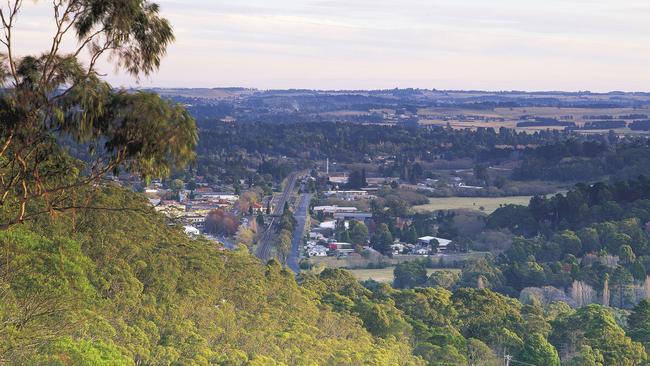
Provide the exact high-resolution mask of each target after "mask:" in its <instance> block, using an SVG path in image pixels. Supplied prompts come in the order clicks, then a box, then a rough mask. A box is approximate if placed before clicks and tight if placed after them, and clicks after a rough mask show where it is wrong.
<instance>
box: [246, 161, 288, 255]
mask: <svg viewBox="0 0 650 366" xmlns="http://www.w3.org/2000/svg"><path fill="white" fill-rule="evenodd" d="M297 180H298V173H291V174H290V175H289V177H288V178H287V185H286V186H285V187H284V191H283V192H282V195H281V196H280V199H279V200H278V202H277V204H276V205H275V209H274V210H273V216H272V218H271V220H270V222H268V223H267V227H266V230H265V231H264V234H262V238H261V239H260V242H259V243H258V244H257V251H256V252H255V255H256V256H257V258H259V259H261V260H262V261H264V262H266V261H268V260H269V259H271V255H272V250H271V249H272V248H273V239H274V238H275V235H274V234H275V233H274V227H273V225H274V224H275V222H276V221H277V220H278V219H279V218H280V216H282V213H283V212H284V203H285V202H287V201H288V200H289V197H291V195H292V194H293V191H294V190H295V188H296V181H297Z"/></svg>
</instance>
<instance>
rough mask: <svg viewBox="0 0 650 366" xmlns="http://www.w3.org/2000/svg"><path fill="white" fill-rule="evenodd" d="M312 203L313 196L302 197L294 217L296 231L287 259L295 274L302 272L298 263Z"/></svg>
mask: <svg viewBox="0 0 650 366" xmlns="http://www.w3.org/2000/svg"><path fill="white" fill-rule="evenodd" d="M310 202H311V194H309V193H306V194H303V195H301V197H300V202H299V203H298V207H297V209H296V212H295V213H294V217H295V218H296V229H295V230H294V232H293V240H292V242H291V254H290V255H289V258H288V259H287V266H288V267H289V268H291V270H292V271H293V272H294V273H298V272H300V267H298V261H299V260H300V244H301V242H302V239H303V237H304V236H305V224H306V223H307V215H309V212H308V211H309V203H310Z"/></svg>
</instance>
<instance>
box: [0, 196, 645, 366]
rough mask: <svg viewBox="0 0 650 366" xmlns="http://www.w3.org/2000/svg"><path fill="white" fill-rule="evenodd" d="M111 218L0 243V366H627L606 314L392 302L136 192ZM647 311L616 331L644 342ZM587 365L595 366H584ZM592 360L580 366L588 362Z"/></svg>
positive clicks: (461, 299)
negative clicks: (262, 256) (155, 205)
mask: <svg viewBox="0 0 650 366" xmlns="http://www.w3.org/2000/svg"><path fill="white" fill-rule="evenodd" d="M95 199H96V201H97V202H98V204H102V205H110V206H112V207H124V209H121V210H116V211H103V210H97V211H95V210H83V211H78V212H71V213H69V214H66V215H64V216H61V217H58V218H56V220H53V219H51V218H49V217H43V218H41V219H40V220H38V221H35V222H33V223H31V224H29V225H23V226H20V227H15V228H13V229H12V230H9V231H6V232H3V233H1V234H0V244H1V245H2V248H3V250H2V251H1V252H0V260H1V261H0V263H2V265H1V266H0V281H1V282H0V283H1V284H2V286H1V287H0V298H1V299H2V302H1V303H0V304H1V306H0V334H2V335H3V337H1V338H0V362H2V363H4V364H8V365H188V364H194V365H285V364H286V365H303V364H315V365H362V364H367V365H499V364H500V362H502V360H501V359H500V356H501V355H503V353H504V352H508V353H510V354H513V355H515V357H516V359H518V360H523V361H525V362H528V363H530V364H534V365H559V362H560V361H559V355H560V354H561V355H563V357H564V359H566V360H570V361H568V363H567V364H570V365H639V364H642V362H644V360H645V359H646V358H647V356H646V352H645V350H644V346H643V345H642V343H636V342H634V341H632V339H630V338H629V337H628V336H627V335H626V333H625V331H624V330H623V328H622V327H621V325H619V324H618V323H617V319H616V318H615V317H614V313H611V312H610V311H609V310H608V309H606V308H604V307H601V306H598V305H591V306H588V307H585V308H582V309H577V310H574V309H571V308H570V307H569V306H567V305H566V304H564V303H553V304H548V305H546V306H542V305H541V304H539V303H534V302H533V303H532V304H530V305H522V304H521V303H520V302H519V301H517V300H515V299H511V298H508V297H505V296H503V295H500V294H498V293H495V292H492V291H490V290H487V289H470V288H465V289H458V290H455V291H454V292H450V291H448V290H445V289H443V288H419V289H404V290H397V289H394V288H392V287H390V286H388V285H380V284H378V283H373V282H368V283H366V284H365V287H364V286H363V285H362V284H361V283H359V282H357V281H356V280H355V279H354V278H353V277H352V276H351V275H350V274H348V273H347V272H345V271H342V270H334V269H326V270H324V271H322V272H320V273H306V274H304V275H303V276H301V277H300V278H298V280H296V279H295V278H294V275H293V274H292V273H291V272H289V271H287V270H285V269H283V268H282V267H281V266H280V265H279V264H278V263H277V262H275V261H271V262H270V263H268V264H266V265H263V264H261V263H259V262H258V260H257V259H255V258H253V257H252V256H250V255H249V254H248V252H247V251H246V250H237V251H234V252H231V251H225V250H222V249H221V248H220V247H218V246H215V245H214V244H212V243H209V242H205V241H201V240H198V241H197V240H190V239H188V238H187V237H186V236H185V234H183V233H182V232H181V231H180V230H179V229H178V228H176V227H173V226H168V225H167V224H166V223H165V221H164V219H163V218H162V216H159V215H158V214H156V213H154V212H153V210H152V209H151V208H149V207H148V205H147V203H146V202H145V201H144V200H143V199H142V198H140V197H139V196H138V195H137V194H135V193H131V192H129V191H126V190H123V189H121V188H117V187H112V188H111V187H107V188H105V189H103V190H102V191H101V192H100V193H95ZM649 311H650V302H647V301H644V302H642V303H640V304H639V305H638V306H637V308H636V309H635V310H634V311H633V312H632V315H631V318H632V317H633V318H634V319H635V320H634V323H628V324H629V327H630V335H631V336H632V337H633V339H635V340H637V341H639V342H644V343H645V344H648V342H650V338H648V337H647V332H646V331H645V330H644V329H646V328H645V327H646V326H647V324H648V322H649V321H650V318H649V316H648V313H649ZM585 360H592V361H593V362H592V363H585V362H587V361H585ZM590 362H591V361H590Z"/></svg>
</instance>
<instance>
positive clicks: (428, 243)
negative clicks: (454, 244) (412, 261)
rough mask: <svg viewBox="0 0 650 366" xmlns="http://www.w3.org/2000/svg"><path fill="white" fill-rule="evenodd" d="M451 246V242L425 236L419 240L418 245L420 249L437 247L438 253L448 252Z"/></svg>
mask: <svg viewBox="0 0 650 366" xmlns="http://www.w3.org/2000/svg"><path fill="white" fill-rule="evenodd" d="M449 244H451V240H448V239H443V238H437V237H435V236H423V237H421V238H418V245H419V246H420V247H428V248H432V247H436V248H437V251H438V252H444V251H446V250H447V247H448V246H449Z"/></svg>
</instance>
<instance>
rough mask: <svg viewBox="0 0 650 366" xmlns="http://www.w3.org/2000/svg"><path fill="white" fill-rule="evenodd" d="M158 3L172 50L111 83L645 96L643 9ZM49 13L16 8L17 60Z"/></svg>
mask: <svg viewBox="0 0 650 366" xmlns="http://www.w3.org/2000/svg"><path fill="white" fill-rule="evenodd" d="M157 2H158V3H159V4H160V6H161V9H162V13H163V15H164V16H166V17H167V18H169V19H170V21H171V22H172V25H173V26H174V30H175V35H176V43H175V44H174V45H173V46H172V47H171V48H170V49H169V52H168V55H167V56H166V57H165V59H164V60H163V64H162V66H161V69H160V70H159V72H158V73H156V74H154V75H152V76H151V77H148V78H143V79H140V80H134V79H133V78H130V77H127V76H125V75H123V74H120V73H119V72H115V70H114V69H113V68H112V67H110V66H104V67H103V71H104V72H105V73H106V77H107V78H108V79H109V80H110V81H111V82H112V83H113V84H114V85H116V86H145V87H151V86H158V87H231V86H242V87H252V88H260V89H285V88H310V89H385V88H395V87H399V88H407V87H414V88H427V89H430V88H436V89H481V90H529V91H538V90H565V91H578V90H591V91H611V90H623V91H650V1H648V0H230V1H223V0H157ZM50 4H51V3H50V2H49V1H43V0H41V1H40V2H37V3H33V2H26V6H25V9H24V11H23V14H21V16H22V17H23V18H21V20H20V21H21V22H23V23H20V24H21V25H20V27H19V28H18V30H19V31H21V37H22V38H21V41H22V42H20V44H21V45H22V46H23V49H21V51H23V52H32V53H33V52H34V50H35V49H39V48H38V47H45V46H46V45H47V42H48V41H49V39H50V38H51V35H50V31H51V29H50V28H49V26H48V24H49V23H51V9H50V8H49V6H50ZM21 27H22V28H21ZM41 49H43V48H41Z"/></svg>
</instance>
